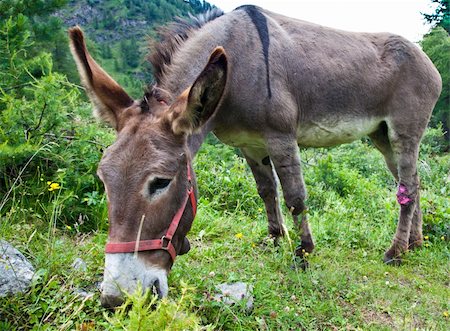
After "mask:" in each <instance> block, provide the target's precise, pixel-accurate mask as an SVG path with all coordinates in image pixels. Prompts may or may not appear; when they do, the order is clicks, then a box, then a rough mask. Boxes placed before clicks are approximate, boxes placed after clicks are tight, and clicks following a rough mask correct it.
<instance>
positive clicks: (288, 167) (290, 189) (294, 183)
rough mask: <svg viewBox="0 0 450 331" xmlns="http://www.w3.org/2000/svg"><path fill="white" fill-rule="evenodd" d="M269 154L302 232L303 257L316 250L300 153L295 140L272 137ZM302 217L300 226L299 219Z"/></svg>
mask: <svg viewBox="0 0 450 331" xmlns="http://www.w3.org/2000/svg"><path fill="white" fill-rule="evenodd" d="M267 146H268V152H269V155H270V158H271V160H272V162H273V165H274V167H275V171H276V173H277V175H278V178H279V179H280V182H281V186H282V188H283V194H284V200H285V203H286V205H287V207H288V209H289V210H290V212H291V213H292V216H293V218H294V222H295V223H296V226H297V227H299V230H300V239H301V243H300V245H299V246H298V247H297V248H296V252H295V253H296V255H297V256H300V257H303V256H304V254H305V253H311V252H312V251H313V250H314V241H313V238H312V233H311V230H310V228H309V224H308V220H307V218H306V211H307V208H306V206H305V199H306V188H305V183H304V182H303V176H302V171H301V166H300V153H299V149H298V146H297V142H296V140H295V139H287V138H286V137H282V138H277V137H272V138H269V139H268V141H267ZM299 216H300V217H301V222H300V224H299V222H298V217H299Z"/></svg>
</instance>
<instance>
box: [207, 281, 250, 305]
mask: <svg viewBox="0 0 450 331" xmlns="http://www.w3.org/2000/svg"><path fill="white" fill-rule="evenodd" d="M217 288H218V290H219V291H220V293H217V294H216V295H214V299H215V300H217V301H221V302H223V303H224V304H226V305H229V306H233V305H234V304H237V303H240V302H242V301H243V302H245V305H246V308H247V310H248V311H251V310H252V309H253V294H252V292H253V286H251V285H248V284H246V283H243V282H237V283H233V284H226V283H224V284H219V285H218V286H217Z"/></svg>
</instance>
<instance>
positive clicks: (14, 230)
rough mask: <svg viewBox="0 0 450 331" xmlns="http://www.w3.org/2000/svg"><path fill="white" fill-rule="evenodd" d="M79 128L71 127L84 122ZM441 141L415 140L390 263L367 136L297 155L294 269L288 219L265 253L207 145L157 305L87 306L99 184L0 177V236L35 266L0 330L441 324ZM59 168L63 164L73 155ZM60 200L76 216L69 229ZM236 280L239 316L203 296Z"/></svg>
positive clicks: (214, 147)
mask: <svg viewBox="0 0 450 331" xmlns="http://www.w3.org/2000/svg"><path fill="white" fill-rule="evenodd" d="M87 108H88V106H86V109H87ZM85 124H86V125H85V126H84V127H85V129H84V131H83V133H86V132H85V130H87V129H86V128H91V129H92V130H94V129H93V128H95V127H96V126H97V124H95V123H92V121H91V120H89V121H86V123H85ZM96 132H97V134H96V135H95V137H96V138H95V139H96V144H92V145H94V147H92V146H90V147H91V148H93V149H94V152H92V150H91V151H90V152H91V154H90V155H87V154H85V153H84V154H83V155H81V154H82V153H79V154H80V155H79V157H80V159H81V156H83V158H82V159H83V160H84V161H85V162H88V163H89V164H91V169H89V170H86V173H85V174H84V175H85V176H88V177H86V178H91V177H90V176H94V172H95V163H96V162H97V161H98V158H99V157H100V155H101V148H100V147H98V146H97V145H101V144H104V145H107V144H109V143H110V142H111V141H112V139H113V134H112V133H111V131H109V130H107V129H103V128H101V129H97V131H96ZM99 132H102V134H98V133H99ZM92 139H94V138H92ZM442 139H443V138H442V132H441V130H440V129H429V130H428V133H427V135H426V137H425V139H424V141H423V144H422V150H421V156H420V161H419V171H420V175H421V178H422V182H421V183H422V184H421V185H422V196H421V204H422V209H423V212H424V235H425V241H424V245H423V247H422V248H421V249H418V250H416V251H412V252H408V253H407V254H406V255H405V257H404V260H403V264H402V265H401V266H399V267H393V266H388V265H385V264H384V263H383V262H382V256H383V252H384V250H385V249H386V248H387V247H388V246H389V244H390V240H391V238H392V236H393V233H394V231H395V227H396V222H397V218H398V205H397V202H396V199H395V192H396V184H395V182H394V180H393V178H392V177H391V175H390V174H389V173H388V171H387V169H386V167H385V165H384V161H383V158H382V156H381V154H380V153H378V152H377V151H376V150H375V149H374V148H373V147H372V146H371V144H370V142H369V141H368V140H363V141H358V142H355V143H353V144H350V145H344V146H340V147H337V148H334V149H308V150H303V151H302V159H303V169H304V175H305V181H306V184H307V188H308V191H309V197H308V206H309V220H310V223H311V227H312V231H313V234H314V236H315V241H316V249H315V251H314V252H313V253H312V254H311V255H309V256H308V257H307V258H308V262H309V268H308V269H307V270H306V271H303V270H301V268H299V267H298V265H299V264H298V263H296V262H297V261H295V258H294V253H293V252H294V249H295V246H296V244H297V243H298V240H299V238H298V235H297V233H296V231H295V229H294V226H293V222H292V220H291V218H290V217H289V215H288V214H289V213H288V211H287V210H284V215H285V221H286V225H287V227H288V229H289V236H287V237H285V238H284V239H283V240H281V241H280V244H279V246H274V245H273V243H271V242H270V240H267V238H266V236H267V221H266V216H265V212H264V206H263V203H262V201H261V200H260V198H259V196H258V194H257V192H256V188H255V184H254V180H253V178H252V176H251V172H250V169H249V168H248V166H247V165H246V163H245V160H244V159H243V158H241V157H240V156H239V155H238V153H236V152H237V151H236V150H234V149H232V148H231V147H228V146H225V145H222V144H221V143H219V142H218V141H217V140H215V138H214V137H210V138H209V139H208V141H207V143H206V144H204V145H203V147H202V149H201V151H200V152H199V154H198V155H197V157H196V159H195V165H194V167H195V169H196V173H197V176H198V182H199V191H200V196H201V198H200V200H199V208H198V215H197V218H196V220H195V221H194V226H193V228H192V230H191V232H190V233H189V235H188V238H189V239H190V241H191V245H192V249H191V251H190V252H189V253H188V254H187V255H184V256H180V257H178V259H177V261H176V263H175V265H174V267H173V270H172V272H171V274H170V277H169V284H170V293H169V297H168V298H167V299H164V300H162V301H157V300H156V298H154V297H152V295H151V294H149V293H147V294H142V293H135V294H132V295H130V296H129V297H128V300H127V302H126V303H125V304H124V305H123V306H122V307H121V308H119V309H117V310H116V311H114V312H111V311H107V310H105V309H103V308H101V306H100V302H99V290H98V284H99V282H100V281H101V279H102V273H103V270H102V268H103V258H104V253H103V250H104V244H105V242H106V239H107V212H106V202H105V200H106V199H105V197H104V193H103V190H102V188H101V186H99V188H98V191H93V192H91V193H89V194H84V195H81V194H80V193H78V194H77V192H76V188H74V186H73V185H72V184H70V180H72V179H71V177H70V176H69V174H70V171H69V170H70V169H69V170H68V169H58V170H56V171H55V172H54V176H55V177H54V178H45V176H44V177H42V176H41V177H39V176H40V175H39V173H38V172H36V173H35V175H34V176H35V177H36V176H37V177H36V178H35V181H34V184H33V185H30V184H27V183H30V179H28V181H27V182H25V181H22V180H19V181H16V182H14V183H11V187H10V194H9V195H8V196H5V197H4V198H3V200H2V208H3V209H2V210H0V212H1V214H0V220H1V223H0V237H1V238H3V239H5V240H8V241H10V242H11V243H13V244H14V245H15V246H16V247H17V248H19V249H20V250H21V251H22V252H23V253H24V254H25V255H26V256H27V257H28V258H29V259H30V260H31V261H32V263H33V265H34V266H35V268H36V270H37V272H36V276H35V280H34V282H33V285H32V287H31V289H30V290H29V291H28V292H27V293H25V294H22V295H17V296H14V297H8V298H2V299H0V307H1V308H0V330H447V329H448V328H449V326H450V318H449V310H450V307H449V304H450V303H449V298H450V287H449V274H450V263H449V261H450V259H449V258H450V249H449V239H448V238H449V235H450V228H449V223H448V220H449V218H450V201H449V199H448V196H449V195H450V177H449V172H448V171H449V169H450V155H449V154H448V153H447V154H442V153H437V151H439V148H440V147H439V146H440V144H441V143H442ZM78 143H79V142H78ZM70 144H77V141H76V139H73V140H72V141H71V142H70ZM72 147H73V146H72ZM47 148H48V149H51V148H52V147H51V146H50V147H47ZM67 150H70V149H66V151H67ZM39 153H44V154H45V153H48V151H47V152H46V151H45V149H44V151H42V150H41V151H38V154H37V155H39ZM36 157H38V156H36ZM64 158H65V160H66V162H67V155H66V156H65V157H64ZM40 162H41V161H40ZM71 162H74V164H77V162H76V159H74V158H73V157H72V160H71ZM26 165H28V164H26ZM87 168H89V167H87ZM88 171H90V173H89V172H88ZM58 176H59V177H58ZM31 182H32V181H31ZM52 184H53V189H52ZM56 184H57V185H56ZM71 185H72V186H71ZM68 191H69V192H68ZM5 199H6V200H5ZM46 199H47V200H46ZM36 200H37V201H38V202H36ZM39 200H41V201H46V202H45V204H44V202H41V203H40V202H39ZM73 201H77V203H78V204H79V205H80V206H79V209H77V212H80V211H82V210H84V213H80V215H79V218H77V222H75V223H73V222H72V223H70V221H69V218H68V217H67V214H68V213H69V211H71V210H72V211H73V210H74V207H73ZM37 206H40V208H39V207H37ZM76 258H82V259H83V260H84V261H85V263H86V268H85V269H83V268H81V269H76V268H73V267H72V263H73V261H74V260H75V259H76ZM236 281H243V282H246V283H247V284H251V285H252V286H253V296H254V306H253V309H252V310H250V311H249V310H247V309H246V305H245V302H243V303H242V304H237V305H234V306H227V305H225V304H223V303H221V302H218V301H216V300H214V298H213V297H214V294H215V293H216V292H217V289H216V286H217V285H218V284H220V283H224V282H228V283H232V282H236Z"/></svg>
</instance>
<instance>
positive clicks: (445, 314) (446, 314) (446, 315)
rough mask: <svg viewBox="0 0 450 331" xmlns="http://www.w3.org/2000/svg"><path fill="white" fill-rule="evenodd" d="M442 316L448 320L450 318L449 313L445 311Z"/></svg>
mask: <svg viewBox="0 0 450 331" xmlns="http://www.w3.org/2000/svg"><path fill="white" fill-rule="evenodd" d="M442 315H444V317H445V318H448V317H449V316H450V314H449V313H448V311H444V312H443V313H442Z"/></svg>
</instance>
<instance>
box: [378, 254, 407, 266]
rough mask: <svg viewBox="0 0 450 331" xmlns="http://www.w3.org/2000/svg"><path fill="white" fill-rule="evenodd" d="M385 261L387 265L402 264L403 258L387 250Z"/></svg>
mask: <svg viewBox="0 0 450 331" xmlns="http://www.w3.org/2000/svg"><path fill="white" fill-rule="evenodd" d="M383 261H384V263H386V264H387V265H392V266H395V267H397V266H399V265H401V264H402V259H401V257H400V255H395V254H390V252H389V251H388V252H386V254H384V258H383Z"/></svg>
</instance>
